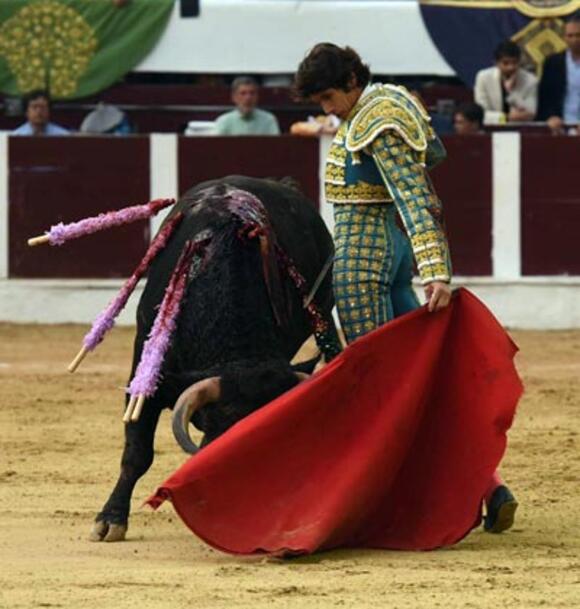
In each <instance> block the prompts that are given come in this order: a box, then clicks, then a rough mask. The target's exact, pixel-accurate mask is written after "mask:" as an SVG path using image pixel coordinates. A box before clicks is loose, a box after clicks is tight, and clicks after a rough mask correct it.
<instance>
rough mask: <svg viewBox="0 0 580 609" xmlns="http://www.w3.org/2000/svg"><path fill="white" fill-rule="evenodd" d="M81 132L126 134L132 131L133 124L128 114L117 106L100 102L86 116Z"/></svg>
mask: <svg viewBox="0 0 580 609" xmlns="http://www.w3.org/2000/svg"><path fill="white" fill-rule="evenodd" d="M80 132H81V133H98V134H103V135H104V134H108V135H126V134H128V133H131V125H130V124H129V119H128V118H127V115H126V114H125V113H124V112H123V111H122V110H120V109H119V108H117V106H113V105H111V104H105V103H103V102H99V103H98V104H97V107H96V108H95V109H94V110H93V111H92V112H89V114H87V116H85V118H84V120H83V122H82V124H81V128H80Z"/></svg>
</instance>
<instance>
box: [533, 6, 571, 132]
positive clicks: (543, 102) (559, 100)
mask: <svg viewBox="0 0 580 609" xmlns="http://www.w3.org/2000/svg"><path fill="white" fill-rule="evenodd" d="M564 38H565V40H566V44H567V45H568V49H567V50H566V51H564V52H563V53H558V54H556V55H551V56H550V57H548V58H547V59H546V61H545V63H544V71H543V75H542V80H541V81H540V90H539V107H538V115H537V119H538V120H541V121H547V123H548V126H549V127H550V129H551V130H552V131H553V132H554V133H561V132H563V131H564V125H576V124H578V123H580V13H576V14H574V15H573V16H572V17H571V18H570V19H569V20H568V22H567V23H566V26H565V30H564Z"/></svg>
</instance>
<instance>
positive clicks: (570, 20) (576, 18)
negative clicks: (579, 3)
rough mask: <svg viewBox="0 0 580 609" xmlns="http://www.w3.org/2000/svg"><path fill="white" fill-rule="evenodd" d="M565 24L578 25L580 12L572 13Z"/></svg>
mask: <svg viewBox="0 0 580 609" xmlns="http://www.w3.org/2000/svg"><path fill="white" fill-rule="evenodd" d="M566 23H580V11H576V12H575V13H572V14H571V15H570V16H569V17H568V18H567V19H566Z"/></svg>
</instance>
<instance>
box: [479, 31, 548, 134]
mask: <svg viewBox="0 0 580 609" xmlns="http://www.w3.org/2000/svg"><path fill="white" fill-rule="evenodd" d="M521 57H522V52H521V50H520V47H519V46H518V45H517V44H516V43H515V42H512V41H511V40H508V41H506V42H502V43H501V44H500V45H499V46H498V47H497V49H496V50H495V66H493V67H491V68H486V69H485V70H480V71H479V72H478V73H477V76H476V77H475V101H476V102H477V103H478V104H479V105H480V106H482V108H483V109H484V111H485V116H484V123H485V124H486V125H497V124H499V123H506V122H508V121H509V122H518V121H531V120H534V117H535V116H536V109H537V106H538V79H537V78H536V77H535V76H534V75H533V74H530V73H529V72H527V71H526V70H524V69H522V68H521V67H520V62H521Z"/></svg>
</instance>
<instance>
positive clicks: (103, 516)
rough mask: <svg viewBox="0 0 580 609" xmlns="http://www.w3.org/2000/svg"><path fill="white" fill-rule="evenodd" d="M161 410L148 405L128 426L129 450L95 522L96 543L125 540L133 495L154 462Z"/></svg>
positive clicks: (126, 447)
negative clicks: (156, 434)
mask: <svg viewBox="0 0 580 609" xmlns="http://www.w3.org/2000/svg"><path fill="white" fill-rule="evenodd" d="M160 413H161V408H159V407H158V405H157V403H156V402H154V401H149V402H146V403H145V406H144V408H143V412H142V413H141V417H140V418H139V420H138V421H137V422H136V423H128V424H127V425H126V426H125V448H124V450H123V457H122V459H121V474H120V476H119V479H118V480H117V484H116V485H115V488H114V489H113V492H112V493H111V496H110V497H109V500H108V501H107V503H106V504H105V505H104V507H103V509H102V511H101V512H100V513H99V514H98V515H97V517H96V519H95V525H94V526H93V530H92V532H91V536H90V539H91V540H92V541H122V540H123V539H125V533H126V532H127V527H128V520H129V511H130V507H131V495H132V494H133V489H134V488H135V484H137V481H138V480H139V478H141V476H143V474H145V472H147V470H148V469H149V468H150V467H151V464H152V463H153V439H154V436H155V428H156V427H157V422H158V421H159V415H160Z"/></svg>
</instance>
